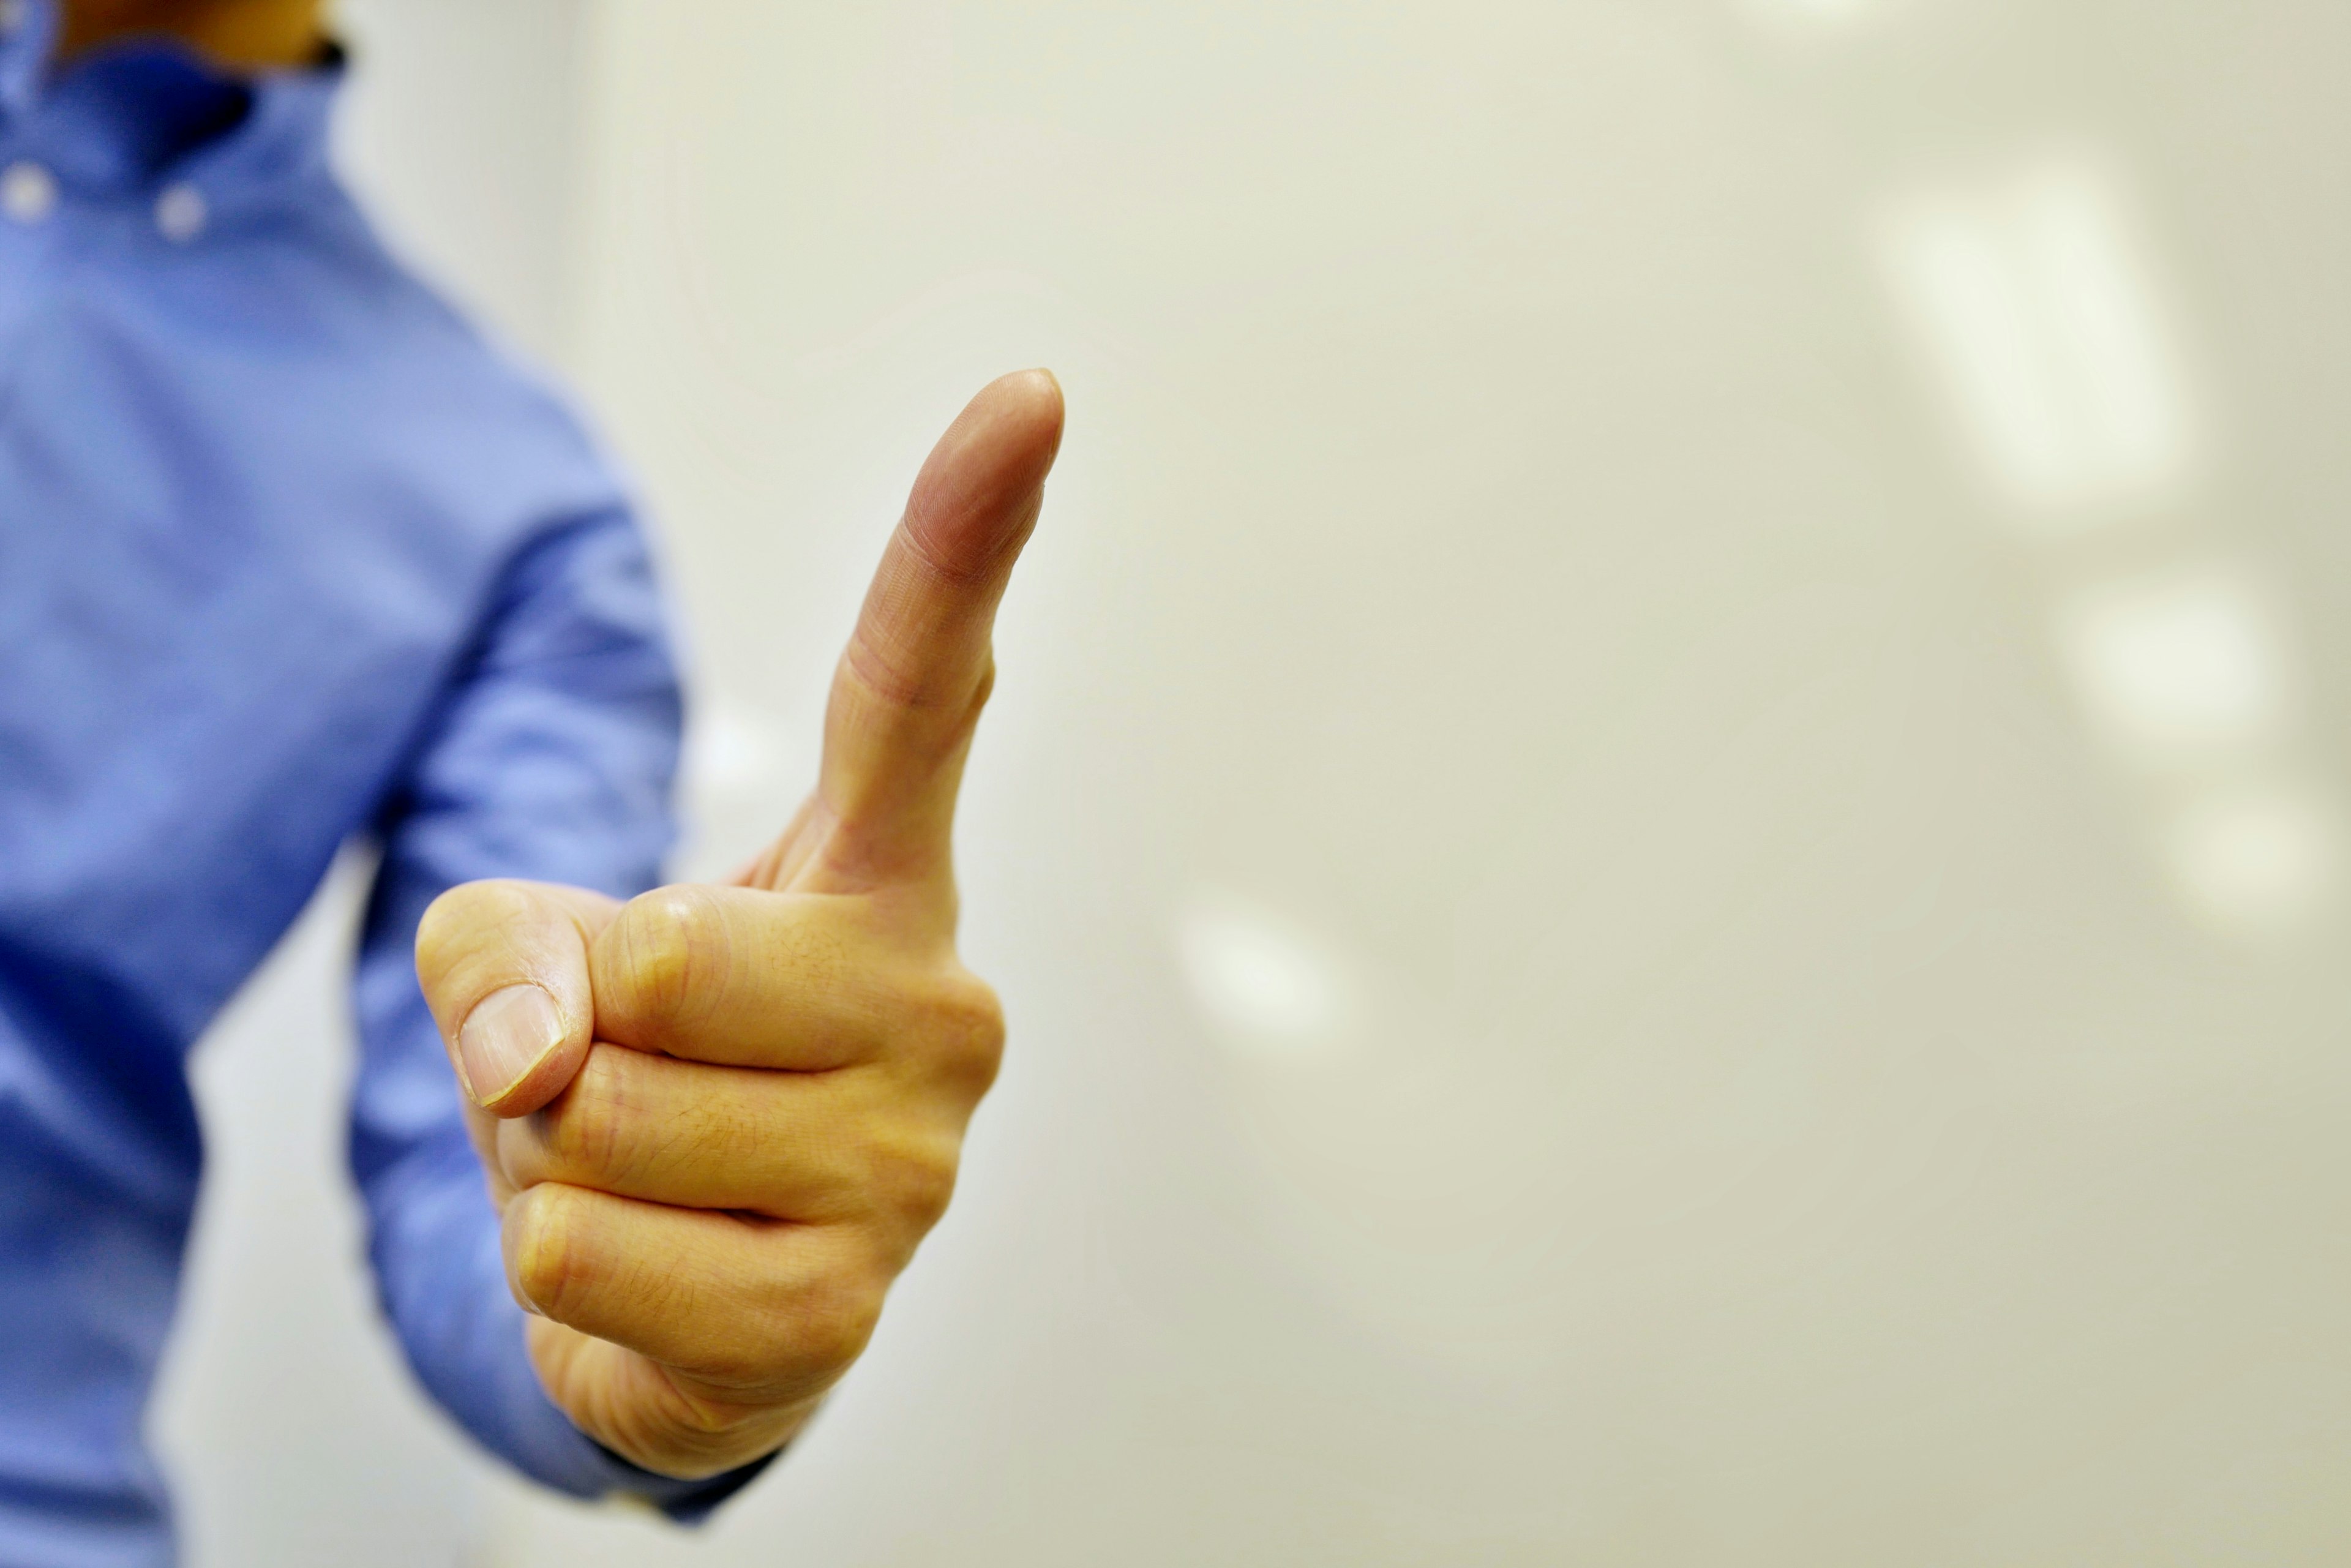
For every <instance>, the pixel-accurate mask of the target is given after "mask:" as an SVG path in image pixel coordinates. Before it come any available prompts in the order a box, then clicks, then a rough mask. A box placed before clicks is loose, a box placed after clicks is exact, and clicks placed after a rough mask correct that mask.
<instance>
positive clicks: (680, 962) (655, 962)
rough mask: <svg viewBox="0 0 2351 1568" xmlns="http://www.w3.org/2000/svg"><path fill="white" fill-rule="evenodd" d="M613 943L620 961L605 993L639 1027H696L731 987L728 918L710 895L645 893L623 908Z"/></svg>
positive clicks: (689, 890)
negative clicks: (698, 1017)
mask: <svg viewBox="0 0 2351 1568" xmlns="http://www.w3.org/2000/svg"><path fill="white" fill-rule="evenodd" d="M608 940H609V941H610V942H611V946H612V951H613V954H614V958H615V962H614V963H613V964H612V965H611V967H610V968H609V970H608V971H607V972H606V973H605V974H603V975H601V976H600V977H599V978H600V979H601V980H602V981H604V982H605V985H604V987H602V988H600V990H602V989H609V990H610V992H611V1001H612V1004H613V1006H614V1007H615V1009H617V1011H618V1012H619V1013H620V1014H621V1015H622V1017H625V1018H628V1019H634V1020H636V1021H637V1022H639V1023H642V1024H644V1025H648V1026H651V1027H654V1028H659V1027H661V1026H663V1025H665V1024H678V1023H683V1022H687V1021H690V1020H691V1019H693V1018H694V1016H695V1013H696V1011H697V1010H698V1009H700V1008H706V1007H707V1005H708V1004H707V1001H706V999H705V998H708V997H710V996H712V995H713V994H715V993H716V990H717V988H719V987H720V986H722V985H723V984H724V983H725V980H726V968H727V964H728V952H727V941H726V923H725V915H724V912H723V911H722V910H721V909H720V908H719V907H718V904H717V903H716V900H714V899H713V898H712V897H711V895H710V894H709V892H708V891H707V890H706V889H703V888H698V887H690V886H679V887H662V888H655V889H654V890H653V892H651V893H647V894H639V895H638V896H637V897H635V898H632V899H631V900H630V901H629V902H628V903H627V904H624V905H622V909H621V913H620V915H618V916H617V917H616V918H615V919H614V920H613V922H612V926H611V934H610V936H609V938H608ZM600 999H601V996H600Z"/></svg>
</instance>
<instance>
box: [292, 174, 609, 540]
mask: <svg viewBox="0 0 2351 1568" xmlns="http://www.w3.org/2000/svg"><path fill="white" fill-rule="evenodd" d="M308 220H309V221H308V222H305V223H304V224H302V225H300V227H302V228H303V229H306V230H308V231H309V232H308V235H306V236H305V240H304V242H301V243H308V244H312V245H317V246H323V247H326V248H327V249H329V251H330V252H331V259H332V262H333V264H334V266H335V267H337V269H338V270H339V271H340V272H342V273H343V274H344V277H343V279H342V281H343V283H344V285H345V286H347V287H350V288H351V289H353V290H354V291H356V292H358V293H360V294H361V295H364V296H365V297H366V298H365V301H364V303H365V307H366V308H365V309H364V310H363V311H361V312H360V313H359V314H360V319H362V320H363V321H364V322H365V327H364V329H362V330H363V340H362V341H360V342H357V343H353V344H350V350H351V351H354V352H359V353H365V354H369V355H371V356H374V357H375V358H376V361H377V366H376V368H377V369H378V370H379V371H380V372H381V374H380V376H379V377H377V378H376V379H377V380H378V381H379V382H380V383H381V385H383V386H384V388H385V390H386V392H387V393H388V395H387V397H386V398H385V402H386V404H387V407H386V408H385V409H384V410H382V411H381V415H382V416H384V417H388V418H390V419H391V420H392V432H388V434H390V433H396V434H398V436H399V437H400V438H401V439H402V440H404V441H406V442H408V443H410V444H413V446H414V448H415V449H416V450H418V451H420V452H428V451H434V450H436V449H440V448H443V447H444V445H455V446H457V447H459V448H461V449H465V450H470V451H476V452H483V453H489V454H494V455H495V457H496V460H495V461H486V462H485V463H483V464H482V465H480V467H481V469H482V473H481V474H480V475H478V476H475V483H477V484H479V483H484V482H487V483H489V484H491V486H492V487H493V488H494V489H503V488H506V487H507V486H513V487H515V488H517V490H519V491H521V492H522V493H521V494H517V495H516V496H514V497H511V498H510V500H509V502H508V505H510V506H512V507H520V508H522V509H524V510H526V511H528V512H530V513H534V514H537V516H535V517H517V518H514V519H513V521H514V522H516V523H518V524H521V525H522V526H526V527H528V526H530V524H532V523H534V522H536V523H538V524H540V525H550V524H555V523H559V522H561V521H563V520H565V517H567V516H569V517H578V516H580V515H584V514H587V513H590V512H596V511H604V510H621V511H630V510H633V503H632V496H631V488H632V486H630V485H629V483H628V482H627V481H626V479H625V478H624V476H622V474H621V472H620V471H619V468H618V465H616V464H615V463H614V461H613V460H612V458H611V455H609V454H608V453H607V451H606V450H605V447H604V445H603V444H602V442H601V440H600V439H599V438H598V437H597V436H596V434H594V433H593V431H592V430H591V428H590V423H589V421H588V420H587V418H586V417H585V416H584V415H583V414H582V413H580V410H579V409H578V408H577V407H576V406H575V405H574V403H573V402H572V400H571V399H570V397H569V395H567V394H566V393H565V392H563V391H561V390H560V388H559V385H558V383H557V382H556V380H555V378H554V377H553V376H552V375H551V373H549V371H546V370H544V369H543V368H541V367H539V366H538V365H537V364H535V363H533V362H532V361H530V359H529V358H528V356H527V355H525V354H524V353H522V352H521V351H520V350H518V349H517V348H516V347H514V346H513V345H512V344H510V343H508V342H507V341H506V340H504V339H503V338H501V337H500V336H499V335H498V334H496V332H495V331H493V330H490V329H486V328H485V327H483V326H482V325H481V324H480V323H479V322H477V321H476V320H475V319H474V318H473V317H472V316H471V315H470V314H469V313H468V312H467V311H465V309H464V308H462V307H460V306H459V305H457V304H456V303H455V301H453V300H452V299H451V298H449V296H448V295H447V294H446V293H445V292H444V290H443V289H441V288H440V287H437V286H436V285H435V284H434V283H433V282H431V281H430V280H428V279H427V277H424V276H423V274H422V273H421V272H420V271H419V270H418V269H417V268H416V267H414V266H413V265H412V264H410V263H409V262H408V261H407V260H406V259H405V258H404V257H402V256H401V255H400V254H399V252H398V250H397V248H396V246H394V245H393V244H392V243H391V242H389V241H388V240H387V239H386V238H385V237H384V236H383V235H382V234H381V231H380V230H379V228H378V227H377V225H376V224H375V223H374V221H373V220H372V218H371V216H370V215H369V214H367V212H366V211H365V210H364V208H363V207H362V206H361V204H360V203H359V201H358V200H356V199H355V198H354V197H353V196H352V194H351V193H350V192H348V191H347V190H346V189H345V188H344V187H343V186H342V184H341V183H340V182H339V181H337V182H332V183H331V190H330V193H327V194H324V195H323V197H322V200H321V201H320V202H319V204H317V205H315V206H310V207H309V208H308ZM322 259H325V257H322ZM469 466H471V465H469ZM501 481H503V483H501ZM482 499H484V500H486V501H488V500H491V499H492V497H482Z"/></svg>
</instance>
